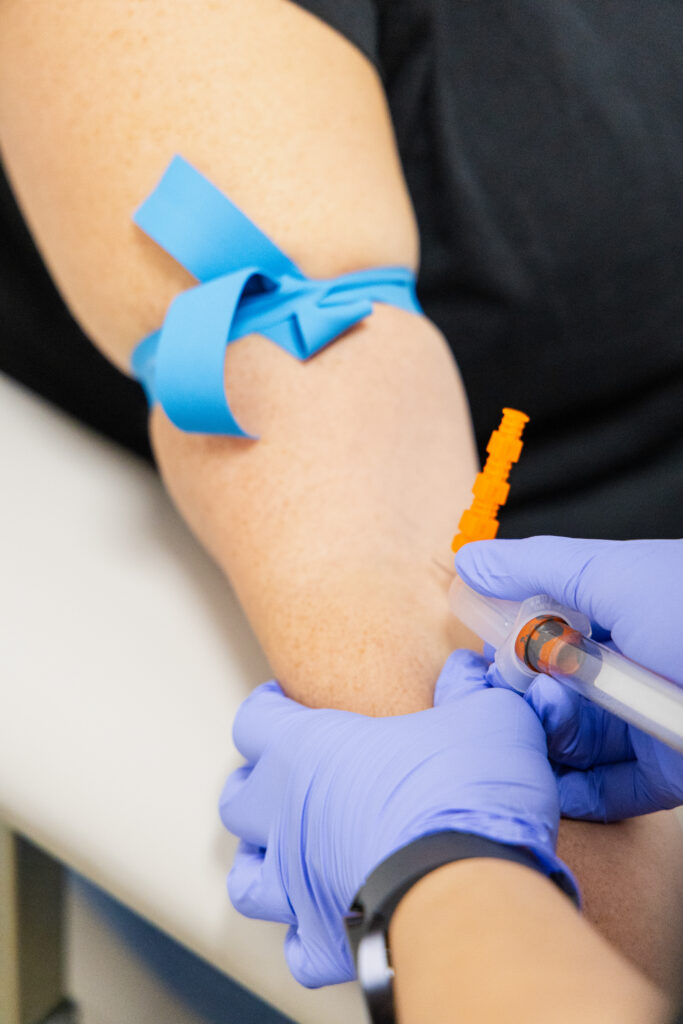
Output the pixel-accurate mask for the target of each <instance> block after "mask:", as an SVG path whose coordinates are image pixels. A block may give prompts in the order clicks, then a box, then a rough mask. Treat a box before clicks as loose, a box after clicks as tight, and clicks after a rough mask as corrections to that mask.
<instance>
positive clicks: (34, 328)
mask: <svg viewBox="0 0 683 1024" xmlns="http://www.w3.org/2000/svg"><path fill="white" fill-rule="evenodd" d="M295 2H297V3H298V5H299V6H300V7H303V8H305V9H306V10H308V11H310V12H311V13H312V14H314V15H317V16H318V17H319V18H321V19H322V20H323V21H325V22H327V23H328V24H329V25H330V26H331V27H332V28H334V29H336V30H337V31H338V32H340V33H341V34H342V35H344V36H345V37H346V38H347V39H348V40H349V41H350V42H351V43H353V44H354V45H355V46H357V47H358V48H359V49H360V50H361V51H362V52H363V53H364V54H365V55H366V56H367V57H369V58H370V60H371V61H373V62H374V63H377V15H376V9H375V0H295ZM0 324H1V325H2V330H0V373H4V374H7V375H8V376H10V377H13V378H14V379H15V380H17V381H19V382H20V383H22V384H23V385H24V386H26V387H28V388H31V389H32V390H33V391H36V392H37V393H38V394H40V395H42V396H43V397H44V398H47V399H48V400H49V401H51V402H53V403H55V404H56V405H57V406H59V407H61V408H62V409H64V410H66V411H67V412H70V413H71V414H72V415H73V416H75V417H77V418H78V419H79V420H81V422H83V423H86V424H88V426H90V427H92V428H93V429H95V430H97V431H99V432H100V433H102V434H104V435H105V436H107V437H110V438H112V439H113V440H114V441H117V442H118V443H119V444H122V445H124V446H125V447H126V448H129V449H130V450H131V451H134V452H136V453H137V454H139V455H142V456H143V458H146V459H148V460H151V458H152V453H151V451H150V446H149V441H148V438H147V403H146V401H145V398H144V395H143V393H142V389H141V388H140V386H139V385H138V384H137V383H136V382H135V381H133V380H131V379H130V378H128V377H126V376H125V375H124V374H122V373H120V372H119V371H118V370H117V369H116V368H115V367H114V366H113V365H112V364H111V363H109V362H108V361H107V360H106V359H105V357H104V356H103V355H102V354H101V353H100V352H99V351H98V350H97V349H96V348H94V346H93V345H91V344H90V342H89V341H88V339H87V338H86V337H85V335H84V334H83V332H82V331H81V329H80V327H79V326H78V324H77V323H76V321H75V320H74V319H73V317H72V316H71V315H70V313H69V311H68V310H67V308H66V306H65V305H64V302H63V301H62V298H61V296H60V295H59V293H58V292H57V289H56V288H55V286H54V284H53V282H52V280H51V278H50V275H49V274H48V272H47V270H46V268H45V266H44V264H43V261H42V259H41V257H40V255H39V253H38V251H37V249H36V246H35V244H34V242H33V239H32V238H31V235H30V234H29V231H28V229H27V227H26V225H25V223H24V221H23V218H22V216H21V214H20V212H19V210H18V208H17V205H16V202H15V200H14V197H13V195H12V192H11V190H10V187H9V184H8V182H7V179H6V177H5V175H4V173H3V169H2V164H1V163H0Z"/></svg>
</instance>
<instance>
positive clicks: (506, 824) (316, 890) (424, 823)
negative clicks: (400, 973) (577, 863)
mask: <svg viewBox="0 0 683 1024" xmlns="http://www.w3.org/2000/svg"><path fill="white" fill-rule="evenodd" d="M486 668H487V662H486V661H485V659H483V658H481V657H480V656H479V655H476V654H473V653H472V652H471V651H458V652H456V653H455V654H454V655H452V656H451V657H450V658H449V660H448V661H447V662H446V665H445V666H444V669H443V671H442V672H441V675H440V677H439V680H438V682H437V685H436V692H435V707H433V708H430V709H429V710H427V711H421V712H417V713H415V714H412V715H401V716H397V717H392V718H368V717H365V716H364V715H356V714H352V713H350V712H345V711H329V710H313V709H310V708H306V707H303V706H302V705H301V704H297V703H296V702H295V701H292V700H289V699H288V698H287V697H285V696H284V695H283V693H282V691H281V690H280V688H279V686H278V685H277V683H275V682H270V683H265V684H264V685H263V686H260V687H259V688H258V689H257V690H255V691H254V693H253V694H252V695H251V696H250V697H248V698H247V699H246V700H245V701H244V703H243V704H242V706H241V707H240V709H239V711H238V713H237V717H236V719H235V724H234V730H233V734H234V740H235V744H236V746H237V748H238V750H239V751H240V752H241V753H242V754H243V755H244V757H245V758H246V759H247V764H246V765H245V766H244V767H242V768H239V769H238V770H237V771H236V772H234V773H233V774H232V775H231V776H230V778H229V779H228V781H227V783H226V785H225V788H224V790H223V794H222V797H221V805H220V809H221V817H222V819H223V823H224V824H225V826H226V827H227V828H228V829H229V830H230V831H231V832H234V833H235V834H236V835H237V836H239V837H240V838H241V840H242V843H241V844H240V848H239V850H238V853H237V856H236V858H235V863H234V866H233V868H232V871H231V872H230V876H229V879H228V890H229V893H230V898H231V899H232V902H233V904H234V905H235V907H236V908H237V910H239V911H241V913H243V914H246V915H247V916H248V917H258V918H265V919H267V920H271V921H282V922H286V923H287V924H289V925H290V929H289V932H288V935H287V938H286V940H285V955H286V958H287V962H288V964H289V967H290V970H291V971H292V974H293V975H294V977H295V978H296V979H297V980H298V981H299V982H301V983H302V984H303V985H307V986H309V987H315V986H318V985H327V984H331V983H334V982H340V981H348V980H349V979H351V978H352V977H353V976H354V969H353V964H352V960H351V956H350V953H349V950H348V947H347V943H346V938H345V933H344V929H343V924H342V918H343V915H344V914H345V913H346V912H347V910H348V909H349V907H350V904H351V902H352V900H353V897H354V896H355V894H356V892H357V891H358V890H359V889H360V887H361V886H362V884H363V882H364V881H365V879H366V878H367V877H368V875H369V874H370V873H371V872H372V870H373V869H374V868H375V867H377V865H379V864H380V863H381V862H382V861H383V860H385V859H386V858H387V857H388V856H389V855H390V854H391V853H393V852H395V851H396V850H398V849H400V848H401V847H403V846H405V845H407V844H408V843H411V842H413V841H414V840H415V839H419V838H420V837H422V836H424V835H428V834H429V833H432V832H441V831H445V830H451V829H454V830H458V831H464V832H472V833H475V834H478V835H481V836H486V837H487V838H489V839H494V840H497V841H499V842H504V843H509V844H512V845H519V846H524V847H526V848H528V849H530V850H531V851H532V852H534V853H535V855H536V856H537V858H538V859H539V861H540V862H541V864H542V865H543V866H544V868H545V869H546V870H547V872H548V873H549V872H551V871H556V870H560V871H564V872H565V873H566V874H568V872H567V871H566V869H565V868H564V865H562V864H561V862H560V861H558V860H557V858H556V855H555V852H554V849H555V840H556V833H557V827H558V820H559V806H558V799H557V787H556V784H555V780H554V777H553V773H552V770H551V768H550V765H549V763H548V760H547V756H546V742H545V735H544V733H543V729H542V727H541V723H540V722H539V720H538V718H537V717H536V715H535V714H534V713H533V711H532V710H531V709H530V708H529V707H528V706H527V705H526V704H525V703H524V701H523V699H522V698H521V697H519V696H518V695H517V694H514V693H512V692H511V691H508V690H501V689H496V688H492V687H489V686H487V684H486V683H485V680H484V676H485V672H486ZM569 877H570V878H571V876H569Z"/></svg>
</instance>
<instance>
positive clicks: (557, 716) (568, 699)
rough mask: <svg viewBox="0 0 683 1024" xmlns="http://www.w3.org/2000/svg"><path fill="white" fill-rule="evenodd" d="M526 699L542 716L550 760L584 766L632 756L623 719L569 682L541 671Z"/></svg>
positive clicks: (608, 762)
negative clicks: (559, 680)
mask: <svg viewBox="0 0 683 1024" xmlns="http://www.w3.org/2000/svg"><path fill="white" fill-rule="evenodd" d="M525 700H526V701H527V703H528V704H529V705H530V706H531V707H532V708H533V709H534V711H535V712H536V714H537V715H538V717H539V718H540V720H541V724H542V725H543V729H544V730H545V734H546V737H547V740H548V757H549V758H550V759H551V760H552V761H555V762H557V763H558V764H561V765H567V766H568V767H570V768H580V769H585V768H592V767H594V766H595V765H599V764H612V763H617V762H621V761H630V760H632V759H633V757H634V753H633V747H632V745H631V741H630V738H629V728H628V726H627V725H626V723H625V722H622V721H621V719H619V718H617V717H616V716H615V715H611V714H609V713H608V712H607V711H604V710H603V709H602V708H600V707H598V706H597V705H595V704H592V703H591V702H590V701H588V700H586V699H585V697H582V696H581V695H580V694H578V693H576V692H575V691H574V690H572V689H570V688H569V687H568V686H563V685H562V683H559V682H557V680H555V679H551V678H550V677H549V676H543V675H540V676H538V678H537V679H535V680H534V681H533V683H532V684H531V686H530V687H529V689H528V690H527V693H526V695H525Z"/></svg>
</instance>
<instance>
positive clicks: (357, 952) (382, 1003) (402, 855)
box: [344, 832, 579, 1024]
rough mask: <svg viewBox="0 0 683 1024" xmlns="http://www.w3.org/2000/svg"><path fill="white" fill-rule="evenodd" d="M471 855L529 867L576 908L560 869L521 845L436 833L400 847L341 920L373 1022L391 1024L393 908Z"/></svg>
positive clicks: (573, 890)
mask: <svg viewBox="0 0 683 1024" xmlns="http://www.w3.org/2000/svg"><path fill="white" fill-rule="evenodd" d="M473 857H494V858H496V859H498V860H511V861H513V862H514V863H516V864H523V865H525V866H526V867H529V868H533V869H534V871H539V872H541V874H543V875H545V876H546V877H547V878H550V880H551V881H553V882H554V883H555V884H556V885H557V886H558V887H559V888H560V889H561V890H562V891H563V892H564V893H566V894H567V895H568V896H569V897H570V898H571V899H572V901H573V902H574V903H575V904H576V906H577V907H578V906H579V896H578V892H577V891H576V888H575V887H574V885H573V884H572V881H571V878H570V877H569V876H568V875H566V874H564V873H563V872H562V871H556V872H553V873H551V874H549V873H548V872H547V871H546V870H545V869H544V867H543V865H542V864H541V863H540V861H539V860H537V858H536V857H535V856H534V854H533V853H531V852H530V851H529V850H526V849H524V848H523V847H520V846H508V845H506V844H505V843H496V842H494V841H493V840H492V839H485V838H484V837H483V836H477V835H473V834H472V833H471V832H435V833H433V834H432V835H428V836H423V837H422V838H421V839H417V840H416V841H415V842H414V843H410V844H409V845H408V846H404V847H403V848H402V849H400V850H397V851H396V853H393V854H392V855H391V856H390V857H388V858H387V859H386V860H385V861H383V862H382V863H381V864H380V865H379V867H377V868H375V870H374V871H373V872H372V874H371V875H370V877H369V878H368V880H367V881H366V883H365V885H364V886H363V888H362V889H360V890H359V892H358V893H357V895H356V897H355V899H354V901H353V903H352V904H351V909H350V911H349V913H348V915H347V916H346V917H345V919H344V923H345V925H346V934H347V936H348V940H349V945H350V946H351V952H352V953H353V959H354V962H355V964H356V972H357V974H358V981H359V982H360V984H361V987H362V989H363V994H364V996H365V1000H366V1002H367V1005H368V1010H369V1011H370V1020H371V1021H372V1024H394V1020H395V1017H394V991H393V977H394V971H393V968H392V966H391V955H390V951H389V944H388V933H389V922H390V921H391V916H392V914H393V912H394V911H395V909H396V907H397V906H398V904H399V903H400V902H401V900H402V899H403V897H404V896H405V894H406V893H407V892H408V890H409V889H411V888H412V887H413V886H414V885H415V884H416V882H419V881H420V879H421V878H423V877H424V876H425V875H427V874H429V872H430V871H435V870H436V869H437V868H440V867H443V866H444V865H445V864H451V863H453V862H454V861H458V860H468V859H471V858H473Z"/></svg>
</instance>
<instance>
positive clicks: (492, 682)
mask: <svg viewBox="0 0 683 1024" xmlns="http://www.w3.org/2000/svg"><path fill="white" fill-rule="evenodd" d="M486 682H487V683H488V684H489V686H495V687H496V688H497V689H499V690H500V689H502V690H513V691H514V692H515V693H518V692H519V691H518V690H516V689H515V687H514V686H511V685H510V683H509V682H508V681H507V679H505V677H504V676H502V675H501V672H500V669H499V668H498V666H497V665H496V663H495V661H492V662H491V664H490V665H489V667H488V668H487V669H486Z"/></svg>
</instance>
